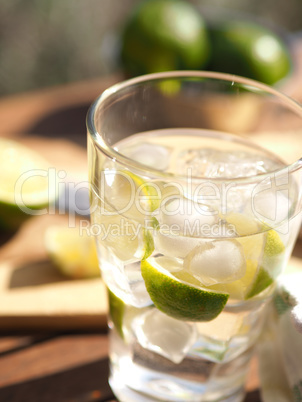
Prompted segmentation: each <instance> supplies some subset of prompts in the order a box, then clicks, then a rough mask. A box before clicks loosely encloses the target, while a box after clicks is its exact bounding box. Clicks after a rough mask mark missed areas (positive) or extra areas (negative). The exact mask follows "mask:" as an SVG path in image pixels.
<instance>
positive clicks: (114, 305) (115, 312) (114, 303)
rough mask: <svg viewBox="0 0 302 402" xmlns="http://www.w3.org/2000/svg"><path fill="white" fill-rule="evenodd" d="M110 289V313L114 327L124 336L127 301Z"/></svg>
mask: <svg viewBox="0 0 302 402" xmlns="http://www.w3.org/2000/svg"><path fill="white" fill-rule="evenodd" d="M107 291H108V300H109V315H110V318H111V321H112V323H113V325H114V328H115V329H116V331H117V332H118V334H119V335H120V337H121V338H124V333H123V317H124V312H125V303H124V302H123V300H121V299H120V298H119V297H117V296H116V295H115V294H114V293H113V292H111V290H110V289H108V288H107Z"/></svg>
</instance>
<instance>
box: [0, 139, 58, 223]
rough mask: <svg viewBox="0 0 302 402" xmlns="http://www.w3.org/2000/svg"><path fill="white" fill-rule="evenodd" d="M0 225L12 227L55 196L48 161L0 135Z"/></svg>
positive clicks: (43, 206)
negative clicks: (51, 185) (49, 175)
mask: <svg viewBox="0 0 302 402" xmlns="http://www.w3.org/2000/svg"><path fill="white" fill-rule="evenodd" d="M0 161H1V168H0V226H2V227H4V228H6V229H16V228H17V227H18V226H19V225H20V224H21V223H22V222H23V221H24V220H25V219H26V218H28V217H30V216H31V215H35V214H37V210H41V209H44V208H46V207H47V206H48V205H49V203H50V202H53V201H54V199H55V188H50V186H49V180H48V169H49V166H50V165H49V163H48V162H47V161H46V160H45V159H44V158H42V157H41V156H40V155H39V154H37V153H36V152H34V151H32V150H31V149H29V148H27V147H25V146H24V145H21V144H19V143H17V142H15V141H11V140H7V139H4V138H2V139H0Z"/></svg>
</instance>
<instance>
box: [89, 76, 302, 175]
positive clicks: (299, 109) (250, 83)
mask: <svg viewBox="0 0 302 402" xmlns="http://www.w3.org/2000/svg"><path fill="white" fill-rule="evenodd" d="M170 78H174V79H183V78H209V79H213V80H217V81H225V82H231V83H232V82H234V83H235V82H236V83H239V84H243V85H246V86H247V87H249V89H252V88H254V90H257V91H259V90H261V91H263V92H266V93H267V94H270V95H273V96H275V97H276V98H278V99H280V100H283V102H285V103H286V104H287V105H288V108H289V109H291V110H293V111H295V112H296V113H297V114H298V115H300V117H301V119H302V105H301V104H300V103H299V102H297V101H296V100H294V99H292V98H290V97H289V96H287V95H285V94H284V93H282V92H281V91H279V90H277V89H275V88H273V87H271V86H269V85H266V84H264V83H261V82H258V81H256V80H253V79H250V78H245V77H241V76H238V75H235V74H227V73H220V72H211V71H190V70H180V71H166V72H159V73H153V74H145V75H141V76H138V77H135V78H130V79H126V80H124V81H121V82H118V83H116V84H114V85H112V86H110V87H108V88H107V89H105V90H104V91H103V92H102V93H101V94H100V95H99V96H98V97H97V98H96V100H95V101H94V102H93V103H92V104H91V106H90V107H89V109H88V112H87V116H86V126H87V130H88V134H89V136H90V138H91V139H92V140H93V143H94V144H95V145H96V147H97V148H98V149H99V150H100V151H101V152H102V153H103V154H105V155H106V156H107V157H109V158H110V159H112V160H114V161H116V162H118V163H119V164H120V165H122V166H124V167H126V168H129V169H130V170H131V169H132V170H133V169H135V170H136V171H140V172H142V173H143V174H145V175H146V176H152V177H155V178H161V179H163V178H166V179H172V178H173V179H176V180H180V181H183V180H187V179H188V175H180V174H176V173H172V172H162V171H160V170H158V169H155V168H152V167H149V166H147V165H144V164H142V163H140V162H137V161H135V160H133V159H131V158H128V157H127V156H125V155H123V154H122V153H120V152H118V151H117V150H116V149H114V145H113V146H110V145H109V144H108V143H107V142H106V141H105V140H104V138H103V136H102V134H101V133H99V132H98V130H97V129H96V126H95V123H94V116H95V113H96V111H97V109H98V107H99V106H100V105H101V104H102V103H103V102H104V101H106V100H107V99H108V98H109V97H111V96H114V95H116V94H117V93H118V92H119V91H120V90H122V89H124V88H127V87H131V86H133V85H136V84H140V83H144V82H145V83H146V82H150V81H154V82H155V81H160V80H163V79H170ZM221 134H224V135H226V134H227V135H228V136H231V137H233V138H234V139H235V140H236V141H237V143H238V142H242V143H246V142H247V141H248V140H249V139H248V138H246V137H240V136H237V135H235V134H232V133H224V132H221ZM252 145H253V147H254V148H255V149H257V148H258V149H259V150H262V151H263V150H264V151H265V152H268V153H271V154H272V155H275V154H274V153H273V152H272V151H270V150H268V149H266V148H264V147H261V146H259V145H257V144H255V143H252ZM301 167H302V156H301V158H299V159H298V160H296V161H294V162H293V163H291V164H288V165H285V166H283V167H281V168H280V169H277V170H274V171H270V172H265V173H261V174H257V175H251V176H243V177H206V176H190V180H192V182H195V181H201V180H204V181H209V180H211V181H213V182H231V181H239V182H241V183H242V182H243V183H244V182H249V183H251V182H253V181H257V182H258V181H259V179H261V180H265V179H266V178H267V177H270V176H271V175H272V174H282V173H283V172H284V173H287V174H289V173H294V172H295V171H297V170H299V169H301Z"/></svg>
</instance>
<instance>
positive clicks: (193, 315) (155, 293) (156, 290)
mask: <svg viewBox="0 0 302 402" xmlns="http://www.w3.org/2000/svg"><path fill="white" fill-rule="evenodd" d="M141 270H142V276H143V278H144V281H145V285H146V288H147V291H148V293H149V295H150V298H151V300H152V301H153V303H154V305H155V306H156V307H157V308H158V309H159V310H160V311H162V312H163V313H165V314H167V315H169V316H170V317H173V318H176V319H179V320H186V321H210V320H213V319H214V318H215V317H217V316H218V315H219V314H220V313H221V311H222V310H223V308H224V306H225V304H226V302H227V300H228V297H229V295H228V294H226V293H219V292H216V291H213V290H206V289H203V288H199V287H196V285H195V283H196V281H194V278H193V279H192V280H193V283H189V282H183V281H181V280H180V279H177V278H176V277H175V276H173V275H172V274H170V273H168V272H167V271H165V269H163V268H162V267H161V266H160V265H159V264H158V263H157V262H156V261H155V259H154V258H150V259H149V260H148V261H147V260H145V261H142V263H141ZM190 277H191V275H189V276H188V278H190Z"/></svg>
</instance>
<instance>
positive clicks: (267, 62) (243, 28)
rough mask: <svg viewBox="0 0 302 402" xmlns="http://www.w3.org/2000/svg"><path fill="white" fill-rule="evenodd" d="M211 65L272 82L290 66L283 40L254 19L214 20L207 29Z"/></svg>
mask: <svg viewBox="0 0 302 402" xmlns="http://www.w3.org/2000/svg"><path fill="white" fill-rule="evenodd" d="M209 32H210V37H211V43H212V57H211V63H210V68H211V70H213V71H221V72H226V73H231V74H237V75H241V76H245V77H249V78H253V79H255V80H258V81H261V82H264V83H266V84H269V85H273V84H275V83H276V82H278V81H280V80H281V79H282V78H284V77H285V76H286V75H287V74H288V73H289V72H290V70H291V58H290V54H289V51H288V49H287V46H286V44H285V43H284V41H283V40H282V39H281V37H279V35H277V34H275V33H274V32H273V31H271V30H270V29H268V28H266V27H263V26H261V25H259V24H258V23H255V22H250V21H243V20H235V21H233V20H232V21H231V20H230V21H226V22H222V23H218V24H214V25H213V26H212V27H211V28H210V29H209Z"/></svg>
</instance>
